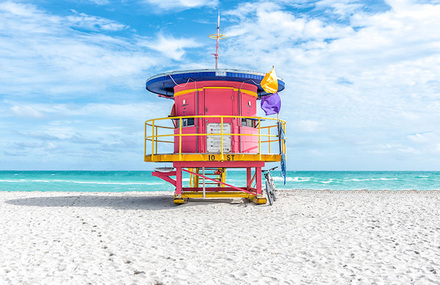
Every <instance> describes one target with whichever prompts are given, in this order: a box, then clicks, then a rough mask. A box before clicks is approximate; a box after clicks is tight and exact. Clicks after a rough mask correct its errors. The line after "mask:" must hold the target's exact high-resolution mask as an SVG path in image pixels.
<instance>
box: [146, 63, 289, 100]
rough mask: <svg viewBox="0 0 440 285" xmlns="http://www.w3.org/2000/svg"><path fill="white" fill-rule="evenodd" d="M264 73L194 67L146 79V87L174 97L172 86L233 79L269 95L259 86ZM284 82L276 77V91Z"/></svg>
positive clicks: (282, 86)
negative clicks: (253, 86)
mask: <svg viewBox="0 0 440 285" xmlns="http://www.w3.org/2000/svg"><path fill="white" fill-rule="evenodd" d="M264 75H265V73H262V72H255V71H244V70H237V69H196V70H183V71H173V72H166V73H161V74H158V75H155V76H152V77H150V78H148V79H147V82H146V89H147V90H148V91H150V92H153V93H156V94H159V95H162V96H165V97H168V98H173V97H174V86H176V85H180V84H185V83H187V82H194V81H235V82H245V83H249V84H253V85H255V86H257V88H258V89H257V93H258V97H261V96H265V95H269V93H267V92H266V91H264V90H263V88H261V86H260V82H261V80H262V79H263V78H264ZM284 88H285V83H284V81H283V79H282V78H280V77H278V92H280V91H283V90H284Z"/></svg>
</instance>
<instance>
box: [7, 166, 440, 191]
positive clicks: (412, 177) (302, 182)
mask: <svg viewBox="0 0 440 285" xmlns="http://www.w3.org/2000/svg"><path fill="white" fill-rule="evenodd" d="M279 175H280V173H279V171H278V172H277V171H274V172H273V176H274V180H275V186H276V188H277V189H315V190H322V189H330V190H353V189H368V190H381V189H389V190H405V189H416V190H435V189H436V190H440V171H432V172H429V171H371V172H370V171H288V173H287V175H288V177H287V184H286V185H283V179H282V178H281V177H279ZM245 177H246V175H245V172H241V171H228V173H227V181H226V182H227V183H230V184H232V185H236V186H245V182H246V178H245ZM183 183H184V186H188V184H189V177H188V176H184V178H183ZM173 189H174V187H173V186H172V185H171V184H169V183H167V182H164V181H162V180H161V179H159V178H157V177H153V176H151V171H0V191H59V192H66V191H84V192H125V191H170V190H173Z"/></svg>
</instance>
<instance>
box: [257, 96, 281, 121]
mask: <svg viewBox="0 0 440 285" xmlns="http://www.w3.org/2000/svg"><path fill="white" fill-rule="evenodd" d="M261 109H263V111H264V112H265V113H266V116H267V115H273V114H278V113H279V112H280V110H281V98H280V95H278V93H273V94H272V95H266V96H261Z"/></svg>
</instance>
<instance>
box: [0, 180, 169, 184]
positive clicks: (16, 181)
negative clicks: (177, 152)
mask: <svg viewBox="0 0 440 285" xmlns="http://www.w3.org/2000/svg"><path fill="white" fill-rule="evenodd" d="M0 182H7V183H53V182H58V183H74V184H97V185H163V183H162V182H107V181H77V180H41V179H33V180H26V179H19V180H9V179H0Z"/></svg>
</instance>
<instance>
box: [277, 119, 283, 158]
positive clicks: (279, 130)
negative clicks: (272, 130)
mask: <svg viewBox="0 0 440 285" xmlns="http://www.w3.org/2000/svg"><path fill="white" fill-rule="evenodd" d="M280 125H281V124H280V113H277V128H278V146H279V148H280V154H281V153H282V152H283V151H282V148H281V129H280Z"/></svg>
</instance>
